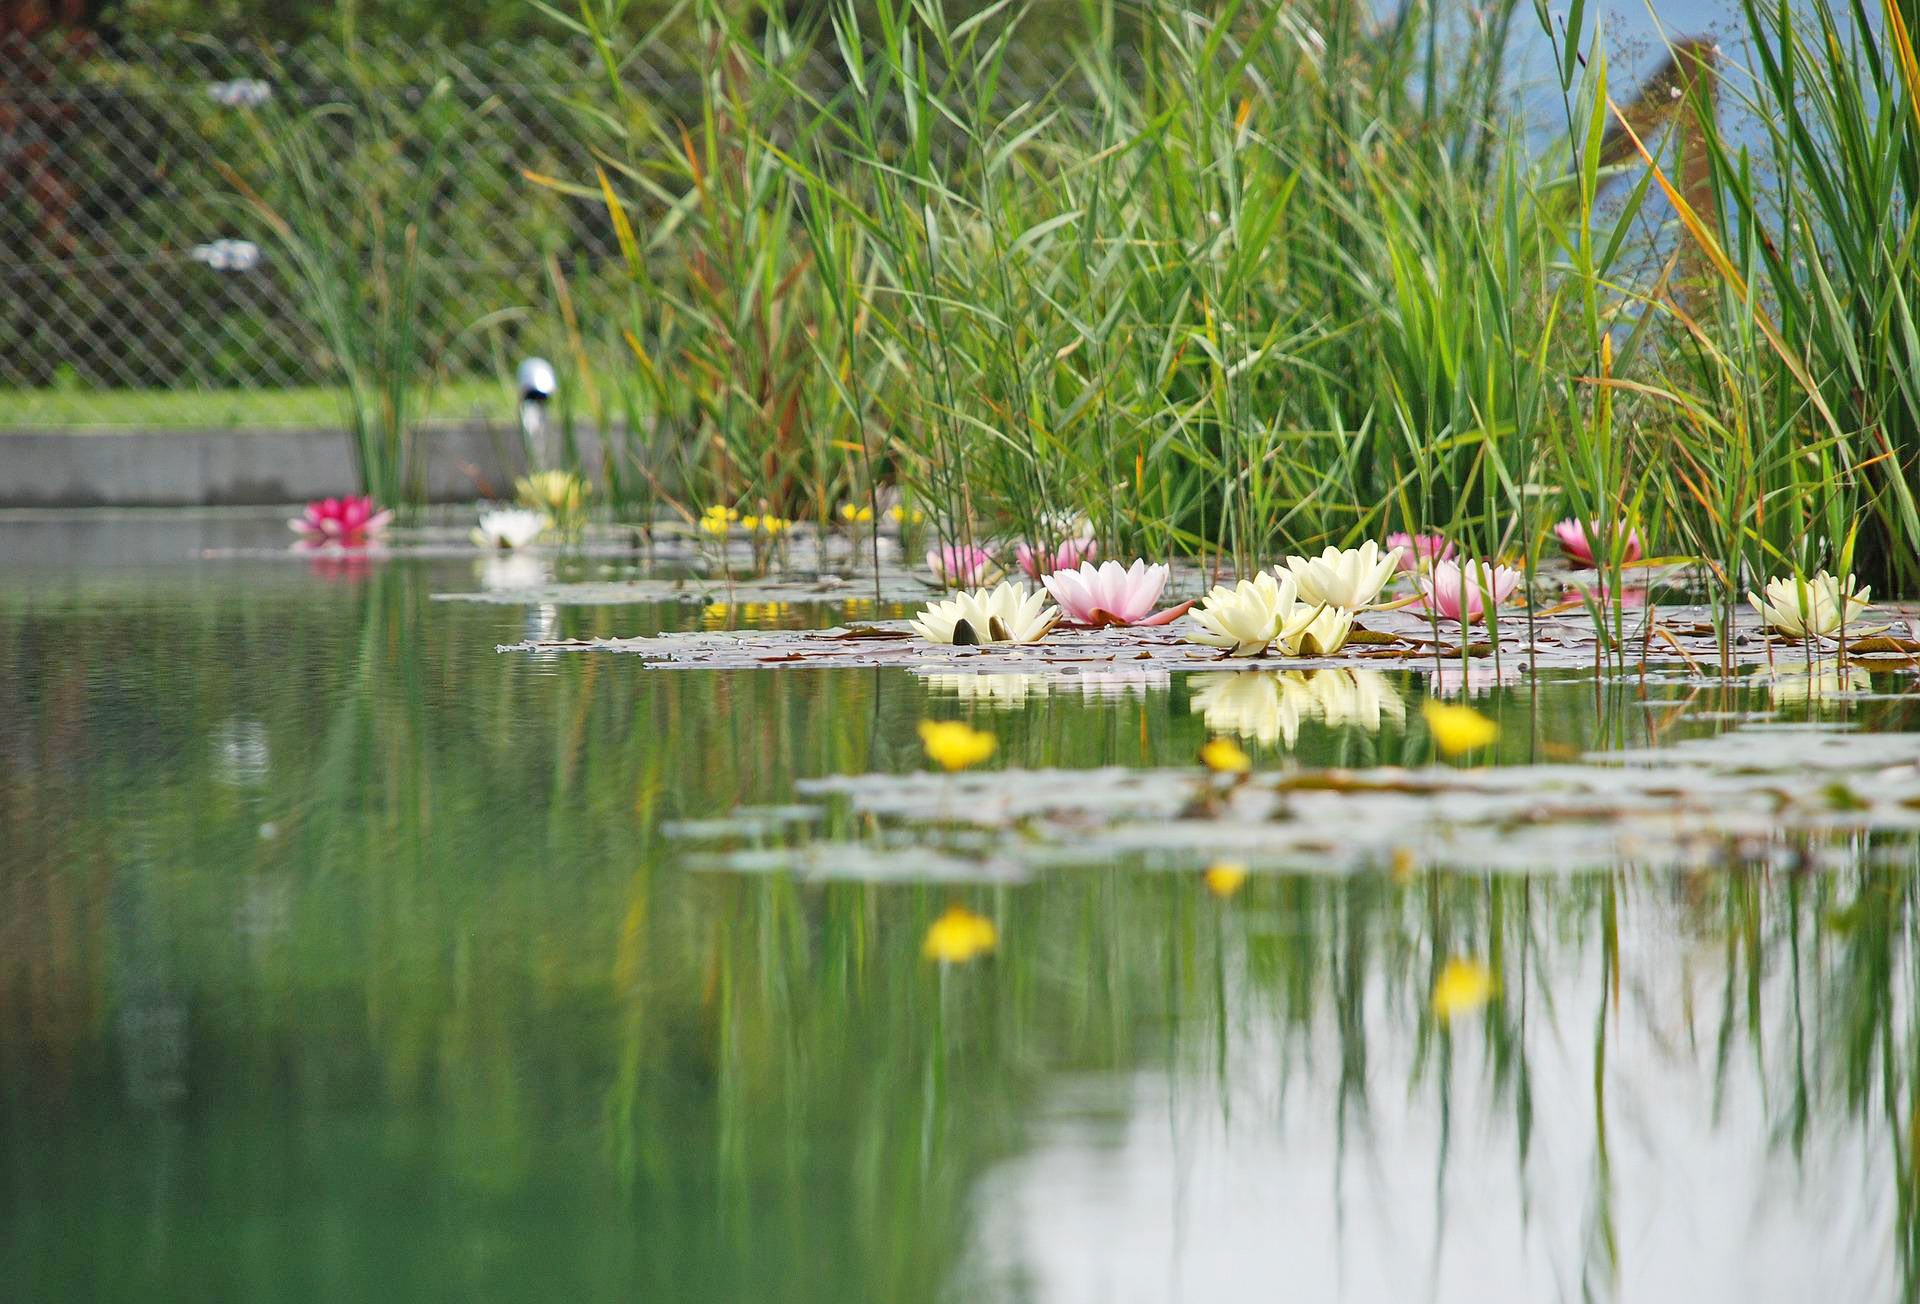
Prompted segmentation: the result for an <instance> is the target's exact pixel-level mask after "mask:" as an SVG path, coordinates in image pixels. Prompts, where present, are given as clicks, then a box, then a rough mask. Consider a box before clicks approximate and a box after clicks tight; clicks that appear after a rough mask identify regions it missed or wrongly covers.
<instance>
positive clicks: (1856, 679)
mask: <svg viewBox="0 0 1920 1304" xmlns="http://www.w3.org/2000/svg"><path fill="white" fill-rule="evenodd" d="M1764 679H1765V682H1766V685H1767V700H1768V701H1769V702H1770V703H1772V704H1773V705H1774V706H1775V707H1796V706H1804V707H1813V708H1816V709H1820V708H1824V709H1826V710H1830V711H1844V710H1846V709H1847V705H1848V703H1847V700H1846V699H1847V696H1848V695H1849V694H1852V693H1864V692H1866V691H1867V689H1868V688H1869V687H1870V685H1871V682H1872V681H1870V680H1869V679H1868V678H1867V672H1866V671H1865V670H1863V669H1861V668H1860V667H1859V666H1848V667H1847V668H1846V670H1845V671H1844V672H1843V671H1842V670H1841V669H1840V667H1839V666H1835V665H1828V666H1822V667H1819V668H1816V669H1814V670H1810V671H1809V670H1776V671H1774V672H1772V673H1770V674H1766V675H1764Z"/></svg>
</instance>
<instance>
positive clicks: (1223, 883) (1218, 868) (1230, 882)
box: [1201, 860, 1247, 901]
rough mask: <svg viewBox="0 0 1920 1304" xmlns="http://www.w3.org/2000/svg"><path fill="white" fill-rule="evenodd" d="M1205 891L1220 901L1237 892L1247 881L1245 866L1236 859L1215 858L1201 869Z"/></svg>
mask: <svg viewBox="0 0 1920 1304" xmlns="http://www.w3.org/2000/svg"><path fill="white" fill-rule="evenodd" d="M1201 881H1203V882H1204V883H1205V884H1206V885H1207V891H1209V892H1211V893H1213V895H1215V896H1216V897H1219V898H1220V899H1221V900H1222V901H1225V900H1226V899H1227V898H1229V897H1231V896H1233V895H1234V894H1235V893H1237V892H1238V891H1239V890H1240V889H1241V887H1242V886H1243V885H1245V883H1246V881H1247V867H1246V865H1244V864H1243V863H1241V862H1240V861H1237V860H1216V861H1214V862H1213V863H1212V864H1211V865H1208V866H1207V867H1206V869H1204V870H1202V871H1201Z"/></svg>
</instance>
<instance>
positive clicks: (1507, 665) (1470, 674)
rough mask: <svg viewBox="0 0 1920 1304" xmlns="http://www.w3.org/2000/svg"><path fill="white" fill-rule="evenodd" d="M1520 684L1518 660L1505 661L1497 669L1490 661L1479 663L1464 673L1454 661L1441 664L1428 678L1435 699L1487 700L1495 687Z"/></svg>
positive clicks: (1428, 690)
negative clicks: (1471, 698) (1464, 695)
mask: <svg viewBox="0 0 1920 1304" xmlns="http://www.w3.org/2000/svg"><path fill="white" fill-rule="evenodd" d="M1519 682H1520V663H1519V661H1517V660H1515V659H1512V658H1506V659H1503V660H1502V661H1501V662H1500V664H1499V665H1498V666H1497V667H1496V666H1495V665H1494V664H1493V663H1492V662H1491V661H1487V662H1485V663H1484V664H1482V663H1479V662H1476V663H1475V664H1473V665H1470V666H1468V667H1467V668H1466V669H1465V670H1462V669H1461V668H1460V663H1459V662H1458V661H1455V660H1447V661H1442V662H1441V663H1440V665H1439V666H1437V667H1436V668H1435V669H1434V671H1433V673H1431V674H1429V675H1428V676H1427V693H1428V694H1429V695H1430V696H1433V697H1459V696H1460V695H1461V694H1462V693H1464V694H1466V695H1467V696H1468V697H1484V696H1485V695H1486V694H1488V693H1491V692H1492V691H1493V690H1494V689H1496V688H1512V687H1513V686H1515V685H1516V684H1518V683H1519Z"/></svg>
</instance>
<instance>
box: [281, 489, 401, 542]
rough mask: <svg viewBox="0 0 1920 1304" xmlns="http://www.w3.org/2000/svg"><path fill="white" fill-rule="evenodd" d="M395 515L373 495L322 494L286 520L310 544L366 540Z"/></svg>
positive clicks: (385, 525) (290, 527)
mask: <svg viewBox="0 0 1920 1304" xmlns="http://www.w3.org/2000/svg"><path fill="white" fill-rule="evenodd" d="M392 519H393V513H392V512H391V511H381V510H380V509H379V507H378V506H377V505H376V504H375V503H374V501H373V498H372V497H371V496H370V495H362V496H360V497H354V496H353V495H348V496H347V497H345V498H319V499H316V500H314V501H313V502H310V503H308V504H307V509H306V511H304V512H302V513H301V514H300V515H298V516H296V517H294V518H293V519H292V520H290V521H288V522H287V528H288V529H290V530H292V531H293V532H294V533H295V534H298V535H299V536H300V537H301V540H302V541H303V542H305V543H309V544H319V543H343V544H348V545H358V544H364V543H366V542H367V541H368V540H370V539H372V538H373V537H374V536H376V535H378V534H379V533H380V532H381V531H382V530H384V529H386V528H387V522H388V521H391V520H392Z"/></svg>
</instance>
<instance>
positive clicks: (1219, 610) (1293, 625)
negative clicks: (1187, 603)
mask: <svg viewBox="0 0 1920 1304" xmlns="http://www.w3.org/2000/svg"><path fill="white" fill-rule="evenodd" d="M1314 615H1315V609H1314V608H1313V607H1308V606H1303V605H1301V603H1300V586H1299V584H1298V583H1297V582H1296V581H1295V580H1294V578H1293V576H1291V575H1286V576H1280V577H1276V576H1274V575H1273V573H1272V572H1270V571H1261V572H1260V573H1259V574H1258V575H1256V576H1254V577H1253V578H1252V579H1250V580H1241V581H1240V582H1239V583H1238V584H1232V585H1229V584H1217V585H1215V586H1214V587H1213V588H1212V590H1210V591H1209V592H1208V594H1207V596H1206V597H1204V598H1202V599H1201V600H1200V605H1199V606H1198V607H1196V608H1194V609H1193V610H1192V611H1190V612H1188V613H1187V619H1188V620H1189V621H1191V622H1192V623H1191V624H1190V625H1189V626H1187V627H1186V628H1184V629H1183V630H1182V637H1184V638H1185V639H1186V640H1187V641H1188V642H1191V643H1203V644H1205V645H1206V646H1208V647H1217V648H1219V649H1221V650H1222V651H1224V652H1228V653H1231V654H1232V655H1234V656H1242V657H1257V656H1259V655H1261V654H1262V653H1264V652H1265V651H1266V650H1267V648H1268V647H1269V646H1270V645H1272V644H1273V642H1274V641H1275V640H1286V639H1290V638H1293V637H1295V636H1296V635H1298V634H1299V633H1300V631H1301V630H1303V629H1305V628H1306V627H1307V626H1308V625H1309V624H1311V623H1312V622H1313V618H1314Z"/></svg>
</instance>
